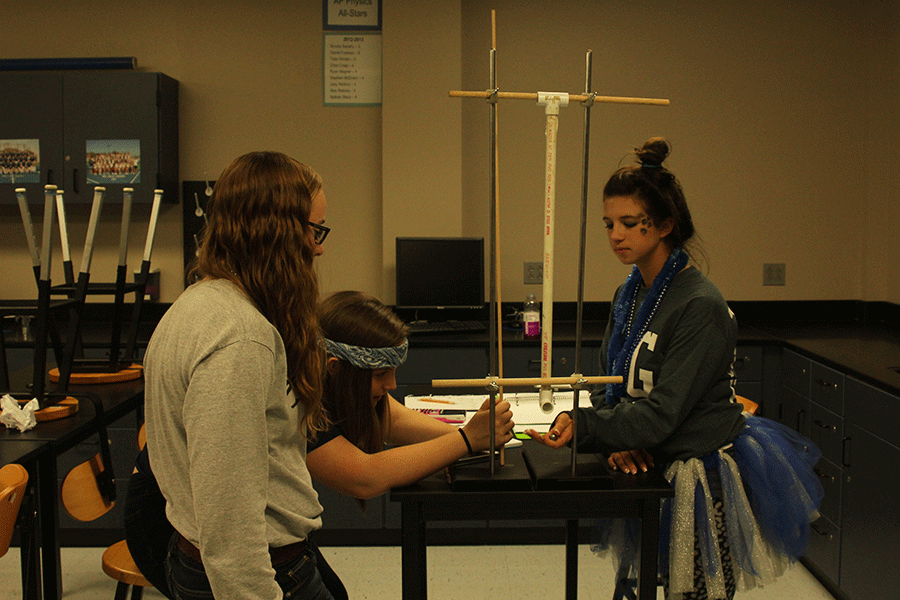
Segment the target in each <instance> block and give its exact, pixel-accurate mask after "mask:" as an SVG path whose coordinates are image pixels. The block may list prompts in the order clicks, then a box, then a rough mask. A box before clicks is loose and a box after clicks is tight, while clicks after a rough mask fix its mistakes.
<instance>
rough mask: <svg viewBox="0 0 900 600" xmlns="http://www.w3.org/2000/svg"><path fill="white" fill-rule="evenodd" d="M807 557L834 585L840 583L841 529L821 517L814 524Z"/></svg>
mask: <svg viewBox="0 0 900 600" xmlns="http://www.w3.org/2000/svg"><path fill="white" fill-rule="evenodd" d="M806 557H807V558H808V559H809V560H811V561H812V562H814V563H815V564H816V566H817V567H819V569H821V570H822V572H823V573H825V575H826V576H827V577H828V578H829V579H831V581H832V582H833V583H838V577H839V574H840V572H841V562H840V561H841V528H840V527H838V526H837V525H835V524H834V523H832V522H831V521H829V520H828V519H826V518H825V517H819V518H818V519H817V520H816V521H815V522H814V523H813V524H812V529H811V531H810V534H809V549H808V550H807V552H806Z"/></svg>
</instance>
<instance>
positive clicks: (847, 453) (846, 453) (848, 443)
mask: <svg viewBox="0 0 900 600" xmlns="http://www.w3.org/2000/svg"><path fill="white" fill-rule="evenodd" d="M852 461H853V438H849V437H845V438H844V442H843V448H842V449H841V462H842V463H843V464H844V466H845V467H851V466H853V465H852V464H850V463H851V462H852Z"/></svg>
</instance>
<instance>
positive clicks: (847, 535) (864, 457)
mask: <svg viewBox="0 0 900 600" xmlns="http://www.w3.org/2000/svg"><path fill="white" fill-rule="evenodd" d="M845 402H846V405H847V412H846V414H845V419H846V420H847V425H846V429H845V436H846V448H845V452H844V457H843V460H844V461H845V464H844V470H843V486H842V491H843V496H842V501H841V509H842V517H843V527H842V529H843V534H842V536H841V567H840V587H841V589H842V590H843V591H844V592H846V594H847V595H848V596H849V597H850V598H853V599H854V600H855V599H857V598H896V597H897V596H898V594H900V571H898V569H897V559H898V557H900V545H898V541H897V535H898V532H900V483H898V480H897V465H898V464H900V433H898V430H897V423H898V422H900V397H897V396H894V395H892V394H888V393H887V392H884V391H882V390H878V389H876V388H874V387H872V386H869V385H867V384H865V383H862V382H859V381H856V380H855V379H852V378H849V377H848V378H847V389H846V400H845Z"/></svg>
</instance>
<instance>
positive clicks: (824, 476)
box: [813, 469, 836, 483]
mask: <svg viewBox="0 0 900 600" xmlns="http://www.w3.org/2000/svg"><path fill="white" fill-rule="evenodd" d="M813 471H814V472H815V473H816V475H818V476H819V478H820V479H824V480H825V481H827V482H828V483H834V482H835V481H836V480H835V478H834V475H829V474H828V473H823V472H822V471H820V470H819V469H813Z"/></svg>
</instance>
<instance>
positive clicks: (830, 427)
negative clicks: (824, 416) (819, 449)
mask: <svg viewBox="0 0 900 600" xmlns="http://www.w3.org/2000/svg"><path fill="white" fill-rule="evenodd" d="M813 423H815V424H816V425H818V426H819V427H821V428H822V429H827V430H829V431H831V432H837V427H835V426H834V425H829V424H828V423H823V422H822V421H820V420H818V419H816V420H814V421H813Z"/></svg>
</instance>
